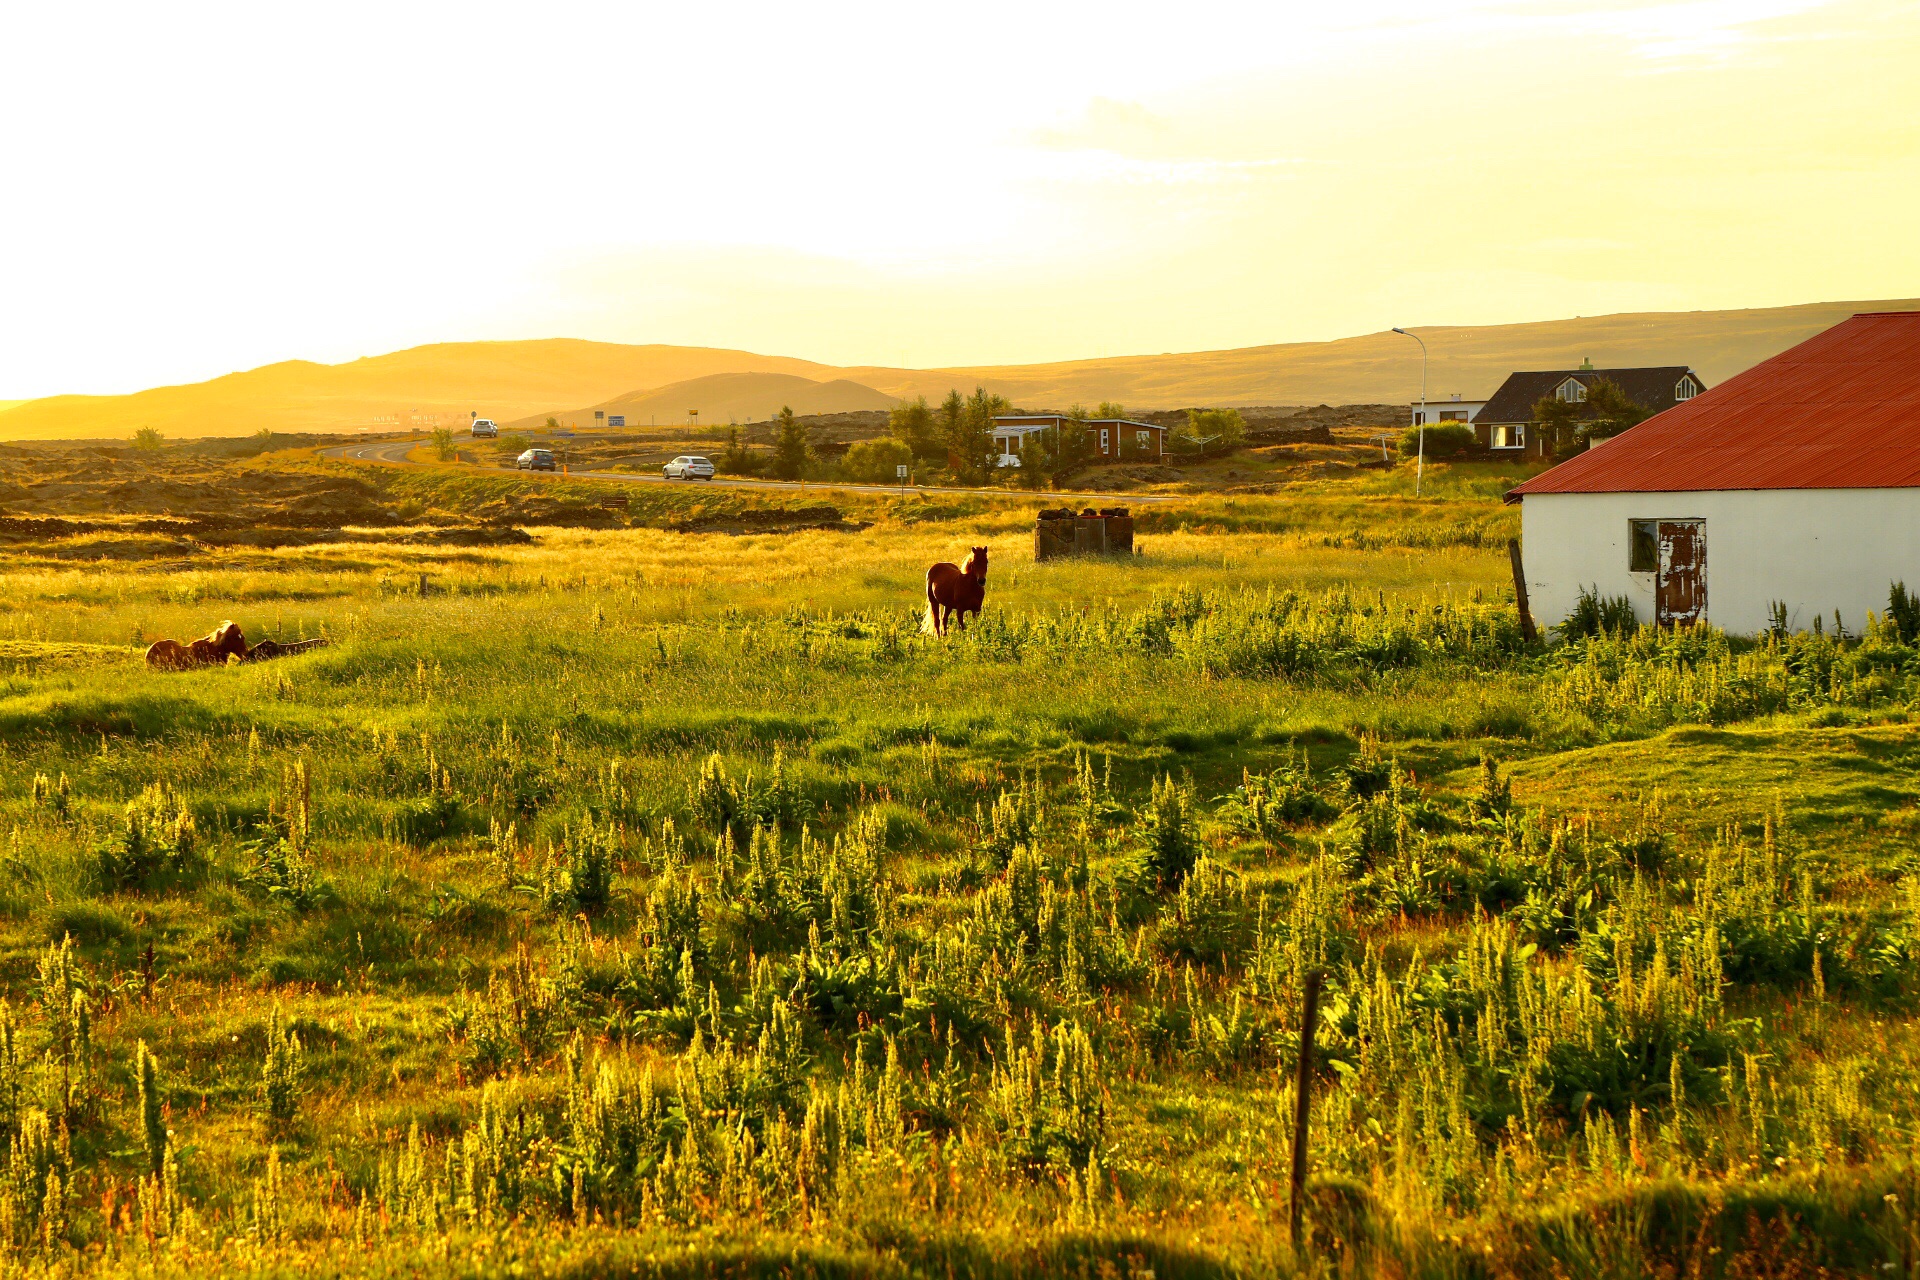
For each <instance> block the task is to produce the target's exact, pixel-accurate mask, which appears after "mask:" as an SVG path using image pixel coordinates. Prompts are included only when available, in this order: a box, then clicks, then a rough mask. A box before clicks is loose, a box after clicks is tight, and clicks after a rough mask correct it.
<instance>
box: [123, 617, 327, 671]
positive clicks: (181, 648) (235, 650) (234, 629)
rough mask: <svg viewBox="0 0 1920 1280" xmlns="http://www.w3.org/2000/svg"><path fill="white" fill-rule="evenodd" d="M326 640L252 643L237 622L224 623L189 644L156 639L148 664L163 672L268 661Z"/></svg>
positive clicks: (151, 646) (315, 647)
mask: <svg viewBox="0 0 1920 1280" xmlns="http://www.w3.org/2000/svg"><path fill="white" fill-rule="evenodd" d="M325 643H326V641H325V640H296V641H294V642H293V643H292V644H281V643H279V642H278V641H275V640H262V641H261V642H260V643H259V644H256V645H249V644H248V643H247V638H246V636H244V635H242V634H241V632H240V624H239V623H237V622H223V623H221V624H220V625H219V626H217V627H215V628H214V629H213V632H212V633H211V634H210V635H205V636H202V637H201V638H200V639H198V640H193V641H189V642H188V643H186V644H182V643H180V641H178V640H155V641H154V642H153V643H152V644H150V645H148V646H147V665H148V666H150V667H157V668H159V669H160V670H162V671H186V670H189V669H191V668H193V667H212V666H221V665H224V664H225V663H227V662H229V661H239V662H265V661H266V660H267V659H268V658H282V657H285V656H287V655H288V654H292V653H305V652H306V651H307V650H309V649H317V648H319V647H320V646H321V645H323V644H325Z"/></svg>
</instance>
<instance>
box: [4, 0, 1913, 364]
mask: <svg viewBox="0 0 1920 1280" xmlns="http://www.w3.org/2000/svg"><path fill="white" fill-rule="evenodd" d="M0 50H4V51H5V53H4V61H0V121H4V122H5V123H4V124H0V398H6V399H13V398H25V397H30V396H39V395H49V394H55V393H62V392H88V393H113V392H122V391H131V390H136V389H139V388H141V387H146V386H152V385H157V384H164V383H174V382H187V381H194V380H198V379H201V378H206V377H211V376H215V375H218V374H221V373H226V372H230V371H233V370H236V369H242V368H250V367H253V366H256V365H260V364H265V363H270V362H273V361H277V360H284V359H292V358H300V359H310V360H321V361H328V362H334V361H341V360H349V359H353V358H356V357H358V356H363V355H372V354H377V353H379V352H383V351H388V350H394V349H398V348H402V347H407V346H413V345H416V344H420V343H426V342H436V341H455V340H469V339H493V338H535V337H551V336H570V337H581V338H594V339H601V340H606V341H616V342H668V343H686V344H693V345H707V346H726V347H742V348H747V349H751V350H756V351H763V352H769V353H776V354H782V355H793V356H802V357H806V358H809V359H813V360H819V361H822V362H824V363H829V364H885V365H910V366H936V365H952V364H983V363H1015V362H1022V363H1024V362H1032V361H1042V360H1060V359H1076V358H1083V357H1090V356H1102V355H1122V354H1133V353H1140V352H1158V351H1189V350H1205V349H1212V348H1222V347H1237V346H1251V345H1257V344H1262V343H1271V342H1289V341H1310V340H1316V339H1323V338H1334V337H1341V336H1345V335H1348V334H1354V333H1366V332H1374V331H1378V330H1381V329H1385V328H1387V327H1389V326H1392V325H1407V326H1418V325H1435V324H1488V323H1502V322H1509V321H1520V320H1536V319H1555V318H1561V317H1565V316H1573V315H1594V314H1602V313H1608V312H1616V311H1632V310H1690V309H1717V308H1726V307H1749V306H1774V305H1787V304H1792V303H1798V302H1813V301H1826V300H1833V299H1872V298H1893V297H1907V296H1915V295H1920V236H1917V235H1916V234H1915V230H1916V227H1920V76H1916V75H1914V74H1913V72H1912V68H1913V67H1914V66H1915V65H1920V5H1916V4H1914V3H1913V0H1611V2H1601V0H1564V2H1561V0H1542V2H1539V3H1520V2H1516V0H1504V2H1496V0H1420V2H1417V3H1416V2H1414V0H1343V2H1342V3H1340V4H1337V5H1329V4H1326V3H1324V0H1314V2H1313V3H1293V2H1292V0H1264V2H1261V3H1215V2H1211V0H1183V3H1181V4H1178V5H1171V4H1166V3H1164V0H1160V2H1157V3H1153V4H1135V3H1127V2H1124V0H1104V2H1102V3H1098V4H1093V3H1086V4H1081V3H1073V4H1056V3H1048V2H1047V0H1022V2H1019V3H1004V2H1002V0H978V2H977V3H972V4H969V5H966V6H957V5H911V4H900V3H898V2H897V0H889V2H887V3H875V4H848V3H834V2H833V0H823V2H821V3H816V4H812V5H794V4H791V3H778V4H762V3H758V2H757V0H744V2H740V3H733V4H728V5H687V4H684V3H678V4H674V5H658V4H652V3H634V2H633V0H627V2H624V3H608V4H588V3H571V4H570V3H563V2H562V3H556V2H552V0H549V2H546V3H542V4H538V5H535V4H530V3H529V4H520V5H500V4H488V3H483V2H468V3H461V4H458V5H454V4H445V5H440V4H411V3H405V2H403V0H402V2H396V0H384V2H383V3H378V4H358V3H352V2H351V0H349V2H344V3H329V4H326V5H317V4H308V5H295V4H283V5H262V4H259V3H257V2H254V3H246V4H231V5H229V4H218V3H197V4H188V5H168V6H156V5H152V4H148V3H141V4H114V3H98V4H90V5H24V4H23V5H8V6H0Z"/></svg>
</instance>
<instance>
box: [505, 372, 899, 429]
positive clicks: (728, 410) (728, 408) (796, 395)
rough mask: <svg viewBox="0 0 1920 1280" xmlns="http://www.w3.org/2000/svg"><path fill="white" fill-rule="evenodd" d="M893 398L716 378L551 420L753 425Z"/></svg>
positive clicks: (787, 382) (771, 377)
mask: <svg viewBox="0 0 1920 1280" xmlns="http://www.w3.org/2000/svg"><path fill="white" fill-rule="evenodd" d="M893 403H894V397H892V396H888V395H884V394H882V393H881V392H879V391H876V390H874V389H873V388H872V387H869V386H863V385H861V384H860V383H858V382H850V381H848V380H847V379H845V378H836V379H832V380H830V381H825V382H822V381H816V380H815V379H812V378H802V377H800V376H799V375H798V374H792V373H714V374H708V375H707V376H706V377H704V378H688V379H686V380H685V381H682V382H675V383H670V384H669V385H667V386H664V387H659V388H655V389H653V390H644V389H643V390H640V391H630V392H628V393H626V394H625V395H619V396H615V397H614V398H613V399H611V400H604V401H602V402H600V403H599V404H591V405H588V406H586V407H585V408H582V409H573V410H569V411H567V412H564V413H556V414H553V415H551V416H553V417H556V418H558V419H559V420H560V422H561V423H562V425H565V426H569V427H590V426H592V425H593V421H594V420H593V415H594V411H595V410H599V411H600V412H602V413H605V414H607V415H608V416H612V415H614V414H623V415H625V417H626V419H627V425H628V426H635V427H637V426H645V425H647V424H648V423H650V422H658V423H661V424H666V423H674V422H685V421H686V420H687V410H688V409H698V410H699V411H700V421H701V422H702V423H726V422H729V421H738V422H753V421H759V420H764V419H766V418H770V417H772V416H773V415H774V414H775V413H777V412H779V410H780V409H781V408H782V407H783V406H785V407H788V408H791V409H792V410H793V411H794V412H795V413H797V414H802V415H804V414H815V413H854V412H858V411H859V410H862V409H886V408H891V407H892V405H893ZM548 416H549V415H547V414H532V415H529V416H528V417H526V418H523V419H521V420H520V421H517V422H514V423H512V424H510V425H512V426H516V427H531V426H537V425H539V424H540V423H542V422H544V421H545V420H546V418H547V417H548Z"/></svg>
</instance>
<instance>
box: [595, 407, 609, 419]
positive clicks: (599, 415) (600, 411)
mask: <svg viewBox="0 0 1920 1280" xmlns="http://www.w3.org/2000/svg"><path fill="white" fill-rule="evenodd" d="M606 416H607V411H606V410H605V409H595V410H594V411H593V419H594V421H595V422H598V421H599V420H600V419H602V418H604V417H606Z"/></svg>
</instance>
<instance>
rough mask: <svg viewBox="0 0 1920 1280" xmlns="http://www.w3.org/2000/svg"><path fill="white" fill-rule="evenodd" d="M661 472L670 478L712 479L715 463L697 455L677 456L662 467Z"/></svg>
mask: <svg viewBox="0 0 1920 1280" xmlns="http://www.w3.org/2000/svg"><path fill="white" fill-rule="evenodd" d="M660 474H661V475H663V476H665V477H666V478H667V479H669V480H711V479H713V464H712V463H711V462H708V461H707V460H706V459H705V458H701V457H696V456H688V457H682V458H675V459H674V460H673V461H672V462H669V463H668V464H667V465H666V466H664V467H662V468H660Z"/></svg>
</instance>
